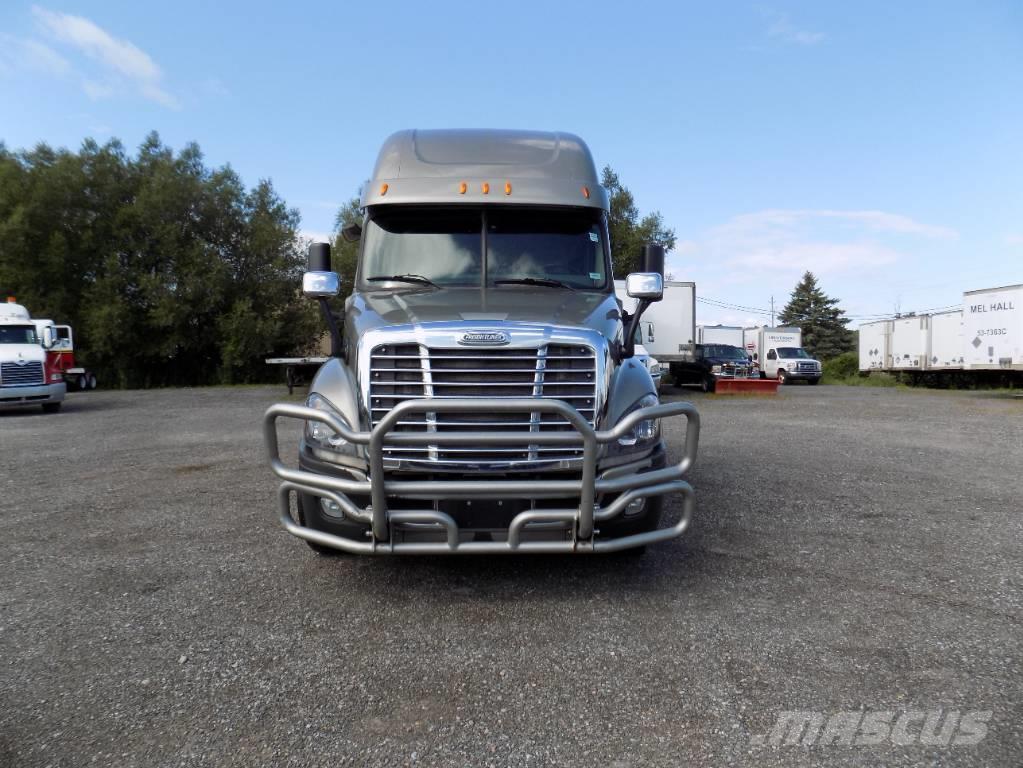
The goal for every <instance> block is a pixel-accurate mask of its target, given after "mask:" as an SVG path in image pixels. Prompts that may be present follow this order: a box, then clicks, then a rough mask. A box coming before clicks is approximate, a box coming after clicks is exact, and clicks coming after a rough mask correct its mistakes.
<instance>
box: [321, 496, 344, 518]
mask: <svg viewBox="0 0 1023 768" xmlns="http://www.w3.org/2000/svg"><path fill="white" fill-rule="evenodd" d="M320 509H322V510H323V514H325V515H327V516H328V517H344V516H345V513H344V512H342V511H341V505H340V504H338V503H337V502H336V501H333V500H331V499H323V498H321V499H320Z"/></svg>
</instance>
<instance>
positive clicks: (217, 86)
mask: <svg viewBox="0 0 1023 768" xmlns="http://www.w3.org/2000/svg"><path fill="white" fill-rule="evenodd" d="M200 89H201V90H202V92H203V94H204V95H206V96H210V97H211V98H214V99H224V98H227V97H228V96H230V95H231V90H230V89H229V88H228V87H227V85H225V84H224V81H223V80H221V79H220V78H219V77H208V78H206V79H205V80H203V82H202V85H201V86H200Z"/></svg>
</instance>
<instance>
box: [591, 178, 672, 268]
mask: <svg viewBox="0 0 1023 768" xmlns="http://www.w3.org/2000/svg"><path fill="white" fill-rule="evenodd" d="M600 183H601V186H603V187H604V188H605V189H606V190H607V194H608V196H609V197H610V199H611V213H610V214H609V216H608V222H607V223H608V230H609V232H610V235H611V263H612V267H613V269H614V275H615V277H618V278H622V277H625V276H626V275H627V274H629V273H630V272H638V271H639V270H640V263H639V258H640V253H641V252H642V249H643V246H644V245H645V244H647V243H656V244H657V245H662V246H664V250H665V251H670V250H671V249H672V248H674V247H675V230H673V229H669V228H668V227H666V226H665V225H664V217H662V216H661V214H660V212H659V211H654V212H653V213H648V214H647V215H646V216H644V217H643V218H642V219H640V217H639V208H637V207H636V201H635V199H634V198H633V197H632V192H630V191H629V189H628V187H626V186H624V185H623V184H622V182H621V179H619V178H618V174H617V173H615V172H614V171H613V170H612V169H611V166H610V165H607V166H604V171H603V173H602V174H601V178H600Z"/></svg>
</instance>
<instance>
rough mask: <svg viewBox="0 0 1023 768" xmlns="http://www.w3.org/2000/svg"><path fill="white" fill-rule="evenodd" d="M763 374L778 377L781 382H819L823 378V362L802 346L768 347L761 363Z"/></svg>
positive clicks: (772, 377) (765, 376)
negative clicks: (811, 355)
mask: <svg viewBox="0 0 1023 768" xmlns="http://www.w3.org/2000/svg"><path fill="white" fill-rule="evenodd" d="M761 375H762V376H763V377H764V378H768V379H775V378H776V379H778V382H779V383H780V384H789V383H791V382H793V381H805V382H806V383H807V384H817V383H818V382H819V381H820V380H821V363H820V360H815V359H814V358H812V357H810V355H809V353H807V351H806V350H805V349H803V348H802V347H788V346H777V347H768V349H767V354H765V355H764V361H763V363H762V365H761Z"/></svg>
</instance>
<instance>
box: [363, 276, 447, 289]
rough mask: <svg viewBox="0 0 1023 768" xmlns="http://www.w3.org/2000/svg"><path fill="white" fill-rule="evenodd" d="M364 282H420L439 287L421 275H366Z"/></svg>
mask: <svg viewBox="0 0 1023 768" xmlns="http://www.w3.org/2000/svg"><path fill="white" fill-rule="evenodd" d="M366 282H369V283H389V282H394V283H421V284H422V285H432V286H433V287H434V288H440V286H439V285H437V284H436V283H435V282H433V280H431V279H430V278H428V277H423V276H422V275H376V276H374V277H367V278H366Z"/></svg>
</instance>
